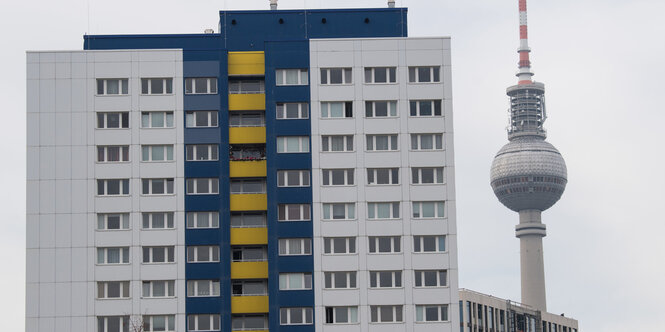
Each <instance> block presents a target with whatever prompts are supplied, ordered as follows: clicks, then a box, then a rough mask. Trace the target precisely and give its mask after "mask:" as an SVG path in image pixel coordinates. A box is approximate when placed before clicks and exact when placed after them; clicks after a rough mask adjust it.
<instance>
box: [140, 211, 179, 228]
mask: <svg viewBox="0 0 665 332" xmlns="http://www.w3.org/2000/svg"><path fill="white" fill-rule="evenodd" d="M141 217H142V218H141V219H143V222H142V224H143V229H173V228H175V222H174V221H173V219H174V213H173V212H144V213H142V214H141Z"/></svg>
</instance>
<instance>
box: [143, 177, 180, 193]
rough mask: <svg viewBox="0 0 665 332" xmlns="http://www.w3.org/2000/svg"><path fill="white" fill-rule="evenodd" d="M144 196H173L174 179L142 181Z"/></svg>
mask: <svg viewBox="0 0 665 332" xmlns="http://www.w3.org/2000/svg"><path fill="white" fill-rule="evenodd" d="M141 183H142V188H143V189H142V193H143V195H169V194H173V179H172V178H171V179H141Z"/></svg>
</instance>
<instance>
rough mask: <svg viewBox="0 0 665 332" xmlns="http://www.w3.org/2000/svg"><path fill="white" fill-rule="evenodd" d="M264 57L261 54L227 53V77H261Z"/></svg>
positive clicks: (263, 72) (263, 69)
mask: <svg viewBox="0 0 665 332" xmlns="http://www.w3.org/2000/svg"><path fill="white" fill-rule="evenodd" d="M264 74H265V56H264V53H263V52H256V51H254V52H229V76H235V75H238V76H263V75H264Z"/></svg>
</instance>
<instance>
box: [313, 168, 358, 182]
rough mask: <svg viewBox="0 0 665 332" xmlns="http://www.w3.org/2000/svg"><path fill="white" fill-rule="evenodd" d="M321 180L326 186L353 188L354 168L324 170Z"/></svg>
mask: <svg viewBox="0 0 665 332" xmlns="http://www.w3.org/2000/svg"><path fill="white" fill-rule="evenodd" d="M321 175H322V176H321V178H322V180H323V185H324V186H352V185H353V184H354V179H353V168H340V169H322V170H321Z"/></svg>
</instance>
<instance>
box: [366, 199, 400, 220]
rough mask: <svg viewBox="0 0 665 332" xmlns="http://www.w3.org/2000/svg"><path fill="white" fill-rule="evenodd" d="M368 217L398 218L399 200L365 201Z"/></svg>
mask: <svg viewBox="0 0 665 332" xmlns="http://www.w3.org/2000/svg"><path fill="white" fill-rule="evenodd" d="M367 218H368V219H396V218H399V202H379V203H367Z"/></svg>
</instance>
